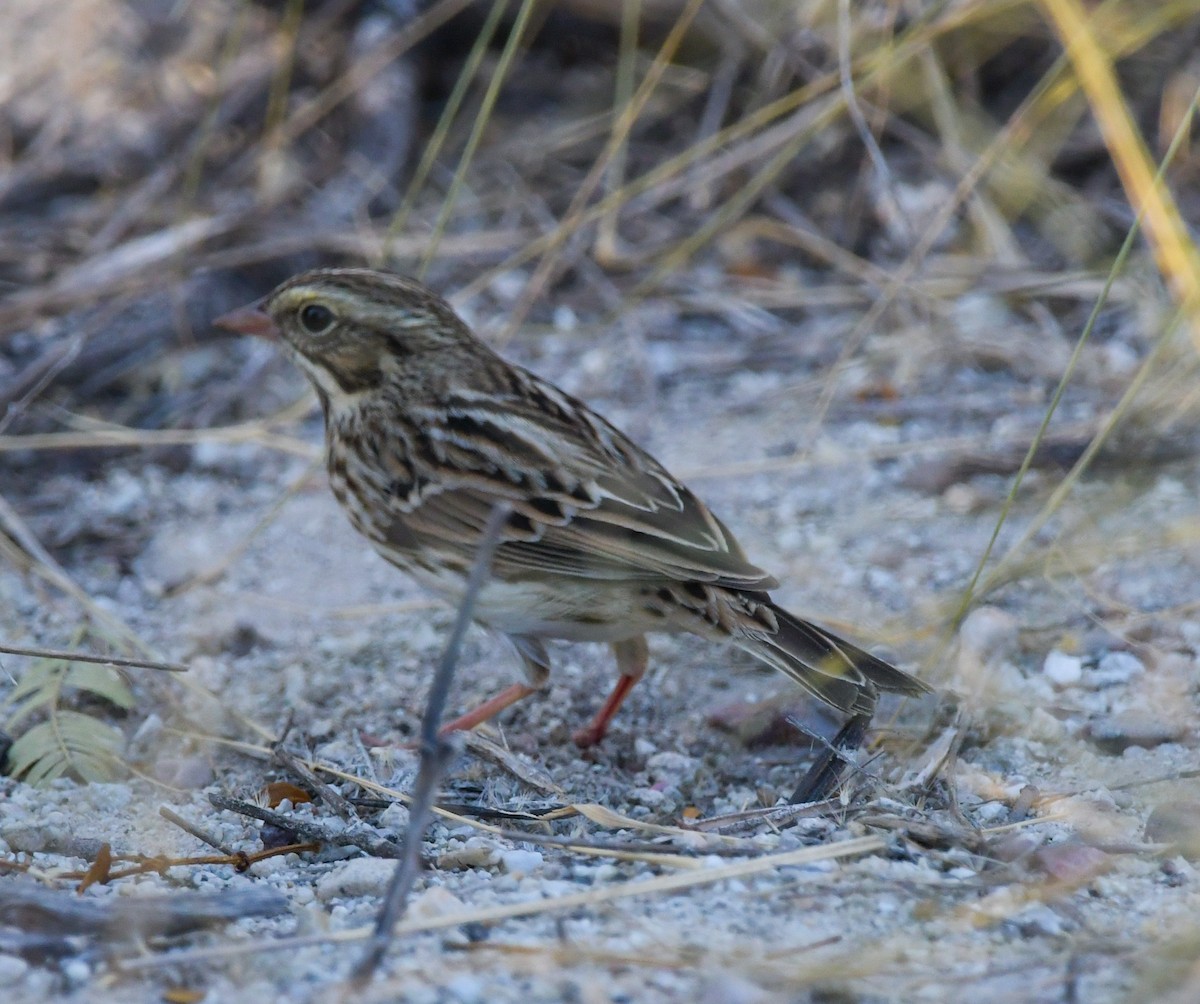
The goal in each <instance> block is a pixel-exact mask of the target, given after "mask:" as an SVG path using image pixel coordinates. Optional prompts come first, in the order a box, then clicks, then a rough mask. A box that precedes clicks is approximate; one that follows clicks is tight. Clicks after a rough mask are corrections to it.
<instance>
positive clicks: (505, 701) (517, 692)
mask: <svg viewBox="0 0 1200 1004" xmlns="http://www.w3.org/2000/svg"><path fill="white" fill-rule="evenodd" d="M538 690H539V688H538V687H530V686H528V685H527V684H524V683H514V684H513V685H512V686H511V687H507V688H505V689H504V690H502V691H500V693H498V694H497V695H496V696H495V697H493V698H492V699H491V700H490V701H484V702H483V703H482V704H481V705H479V707H477V708H476V709H475V710H474V711H468V712H467V713H466V714H465V715H460V716H459V717H458V718H456V719H454V721H452V722H447V723H446V724H445V725H443V726H442V727H441V730H440V731H439V735H443V736H444V735H445V734H446V733H447V732H469V731H470V730H471V729H473V728H475V726H476V725H479V724H480V723H481V722H486V721H487V720H488V719H489V718H491V717H492V716H494V715H498V714H499V713H500V712H501V711H503V710H504V709H505V708H507V707H508V706H509V705H510V704H516V703H517V701H520V700H524V699H525V698H526V697H528V696H529V695H530V694H536V693H537V692H538Z"/></svg>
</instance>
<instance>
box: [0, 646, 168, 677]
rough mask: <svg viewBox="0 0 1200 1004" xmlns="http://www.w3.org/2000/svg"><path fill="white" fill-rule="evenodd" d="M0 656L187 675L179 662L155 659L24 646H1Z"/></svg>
mask: <svg viewBox="0 0 1200 1004" xmlns="http://www.w3.org/2000/svg"><path fill="white" fill-rule="evenodd" d="M0 655H25V656H29V657H30V658H31V659H62V660H64V661H66V662H94V663H97V664H98V665H101V666H122V667H125V668H128V669H160V670H162V671H163V672H165V673H186V672H187V666H181V665H180V664H179V663H177V662H157V661H155V660H153V659H127V658H125V657H124V656H119V655H94V654H92V653H91V652H72V651H68V650H67V649H58V648H25V647H24V646H22V645H0Z"/></svg>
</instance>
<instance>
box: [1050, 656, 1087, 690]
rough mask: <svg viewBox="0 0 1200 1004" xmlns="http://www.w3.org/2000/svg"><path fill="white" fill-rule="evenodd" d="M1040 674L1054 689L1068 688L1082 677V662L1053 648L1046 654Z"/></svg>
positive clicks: (1077, 657)
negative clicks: (1043, 675)
mask: <svg viewBox="0 0 1200 1004" xmlns="http://www.w3.org/2000/svg"><path fill="white" fill-rule="evenodd" d="M1042 673H1043V674H1045V677H1046V679H1047V680H1049V681H1050V682H1051V683H1053V684H1054V685H1055V686H1056V687H1070V686H1072V685H1073V684H1076V683H1078V682H1079V681H1080V679H1082V677H1083V660H1082V659H1081V658H1079V656H1077V655H1069V654H1068V653H1066V652H1060V651H1059V650H1058V649H1056V648H1054V649H1051V650H1050V651H1049V652H1047V653H1046V661H1045V662H1044V663H1042Z"/></svg>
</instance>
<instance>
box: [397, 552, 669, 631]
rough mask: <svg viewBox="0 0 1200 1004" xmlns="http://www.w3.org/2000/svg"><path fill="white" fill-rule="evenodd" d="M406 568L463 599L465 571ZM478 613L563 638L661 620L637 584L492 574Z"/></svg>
mask: <svg viewBox="0 0 1200 1004" xmlns="http://www.w3.org/2000/svg"><path fill="white" fill-rule="evenodd" d="M407 570H408V571H409V572H410V573H411V574H412V575H413V577H414V578H415V579H417V581H419V582H420V583H421V584H422V585H424V586H425V587H426V588H427V589H429V590H431V591H432V592H435V593H437V594H438V595H439V596H441V597H442V598H443V599H445V600H447V601H448V602H450V603H452V604H453V605H455V606H458V605H459V604H460V603H461V602H462V598H463V593H464V590H465V585H466V583H465V578H464V577H462V576H458V575H454V574H452V573H447V572H446V571H444V570H443V571H436V572H435V571H433V570H432V569H429V568H419V567H412V566H409V568H408V569H407ZM473 619H474V620H476V621H478V622H479V623H480V624H483V625H484V626H485V627H489V628H492V629H493V630H496V631H502V632H504V633H505V634H513V635H530V636H532V637H535V638H561V639H563V640H564V641H606V642H611V641H620V640H622V639H625V638H632V637H634V636H635V635H639V634H643V633H645V632H646V631H647V630H651V629H653V628H654V627H657V626H659V624H658V622H657V620H654V619H652V618H650V616H649V615H648V614H647V613H646V612H645V608H644V604H642V603H641V602H640V601H639V597H638V593H637V591H636V590H633V589H630V588H629V587H628V586H623V585H620V584H617V583H611V582H591V581H588V580H586V579H581V580H574V579H563V580H558V581H545V580H542V581H522V582H504V581H500V580H497V579H492V580H491V581H489V582H487V583H486V584H485V585H484V586H483V588H482V589H480V591H479V595H478V596H477V597H476V599H475V611H474V615H473ZM652 621H653V622H652Z"/></svg>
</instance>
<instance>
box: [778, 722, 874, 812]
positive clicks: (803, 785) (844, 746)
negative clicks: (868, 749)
mask: <svg viewBox="0 0 1200 1004" xmlns="http://www.w3.org/2000/svg"><path fill="white" fill-rule="evenodd" d="M870 724H871V716H870V715H855V716H854V717H853V718H851V719H850V720H849V721H848V722H846V724H845V725H843V726H842V728H841V731H839V732H838V734H837V735H836V736H834V738H833V742H831V743H830V744H829V745H828V746H827V747H826V748H825V749H824V750H823V751H822V753H821V755H820V756H819V757H817V760H816V762H815V763H814V764H813V765H812V766H811V767H810V768H809V769H808V773H807V774H805V775H804V777H803V778H801V780H800V783H799V784H798V785H796V790H795V791H794V792H793V793H792V797H791V803H792V805H803V804H805V803H808V802H822V801H824V800H825V799H827V798H828V797H829V796H830V795H831V794H833V792H834V791H835V790H836V789H837V786H838V784H839V782H840V781H841V778H842V771H843V770H844V769H845V767H846V765H847V764H849V763H850V760H849V758H848V757H847V756H846V755H845V754H846V752H847V751H851V750H856V749H858V747H859V746H860V745H862V741H863V737H864V736H865V735H866V734H867V726H868V725H870Z"/></svg>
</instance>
